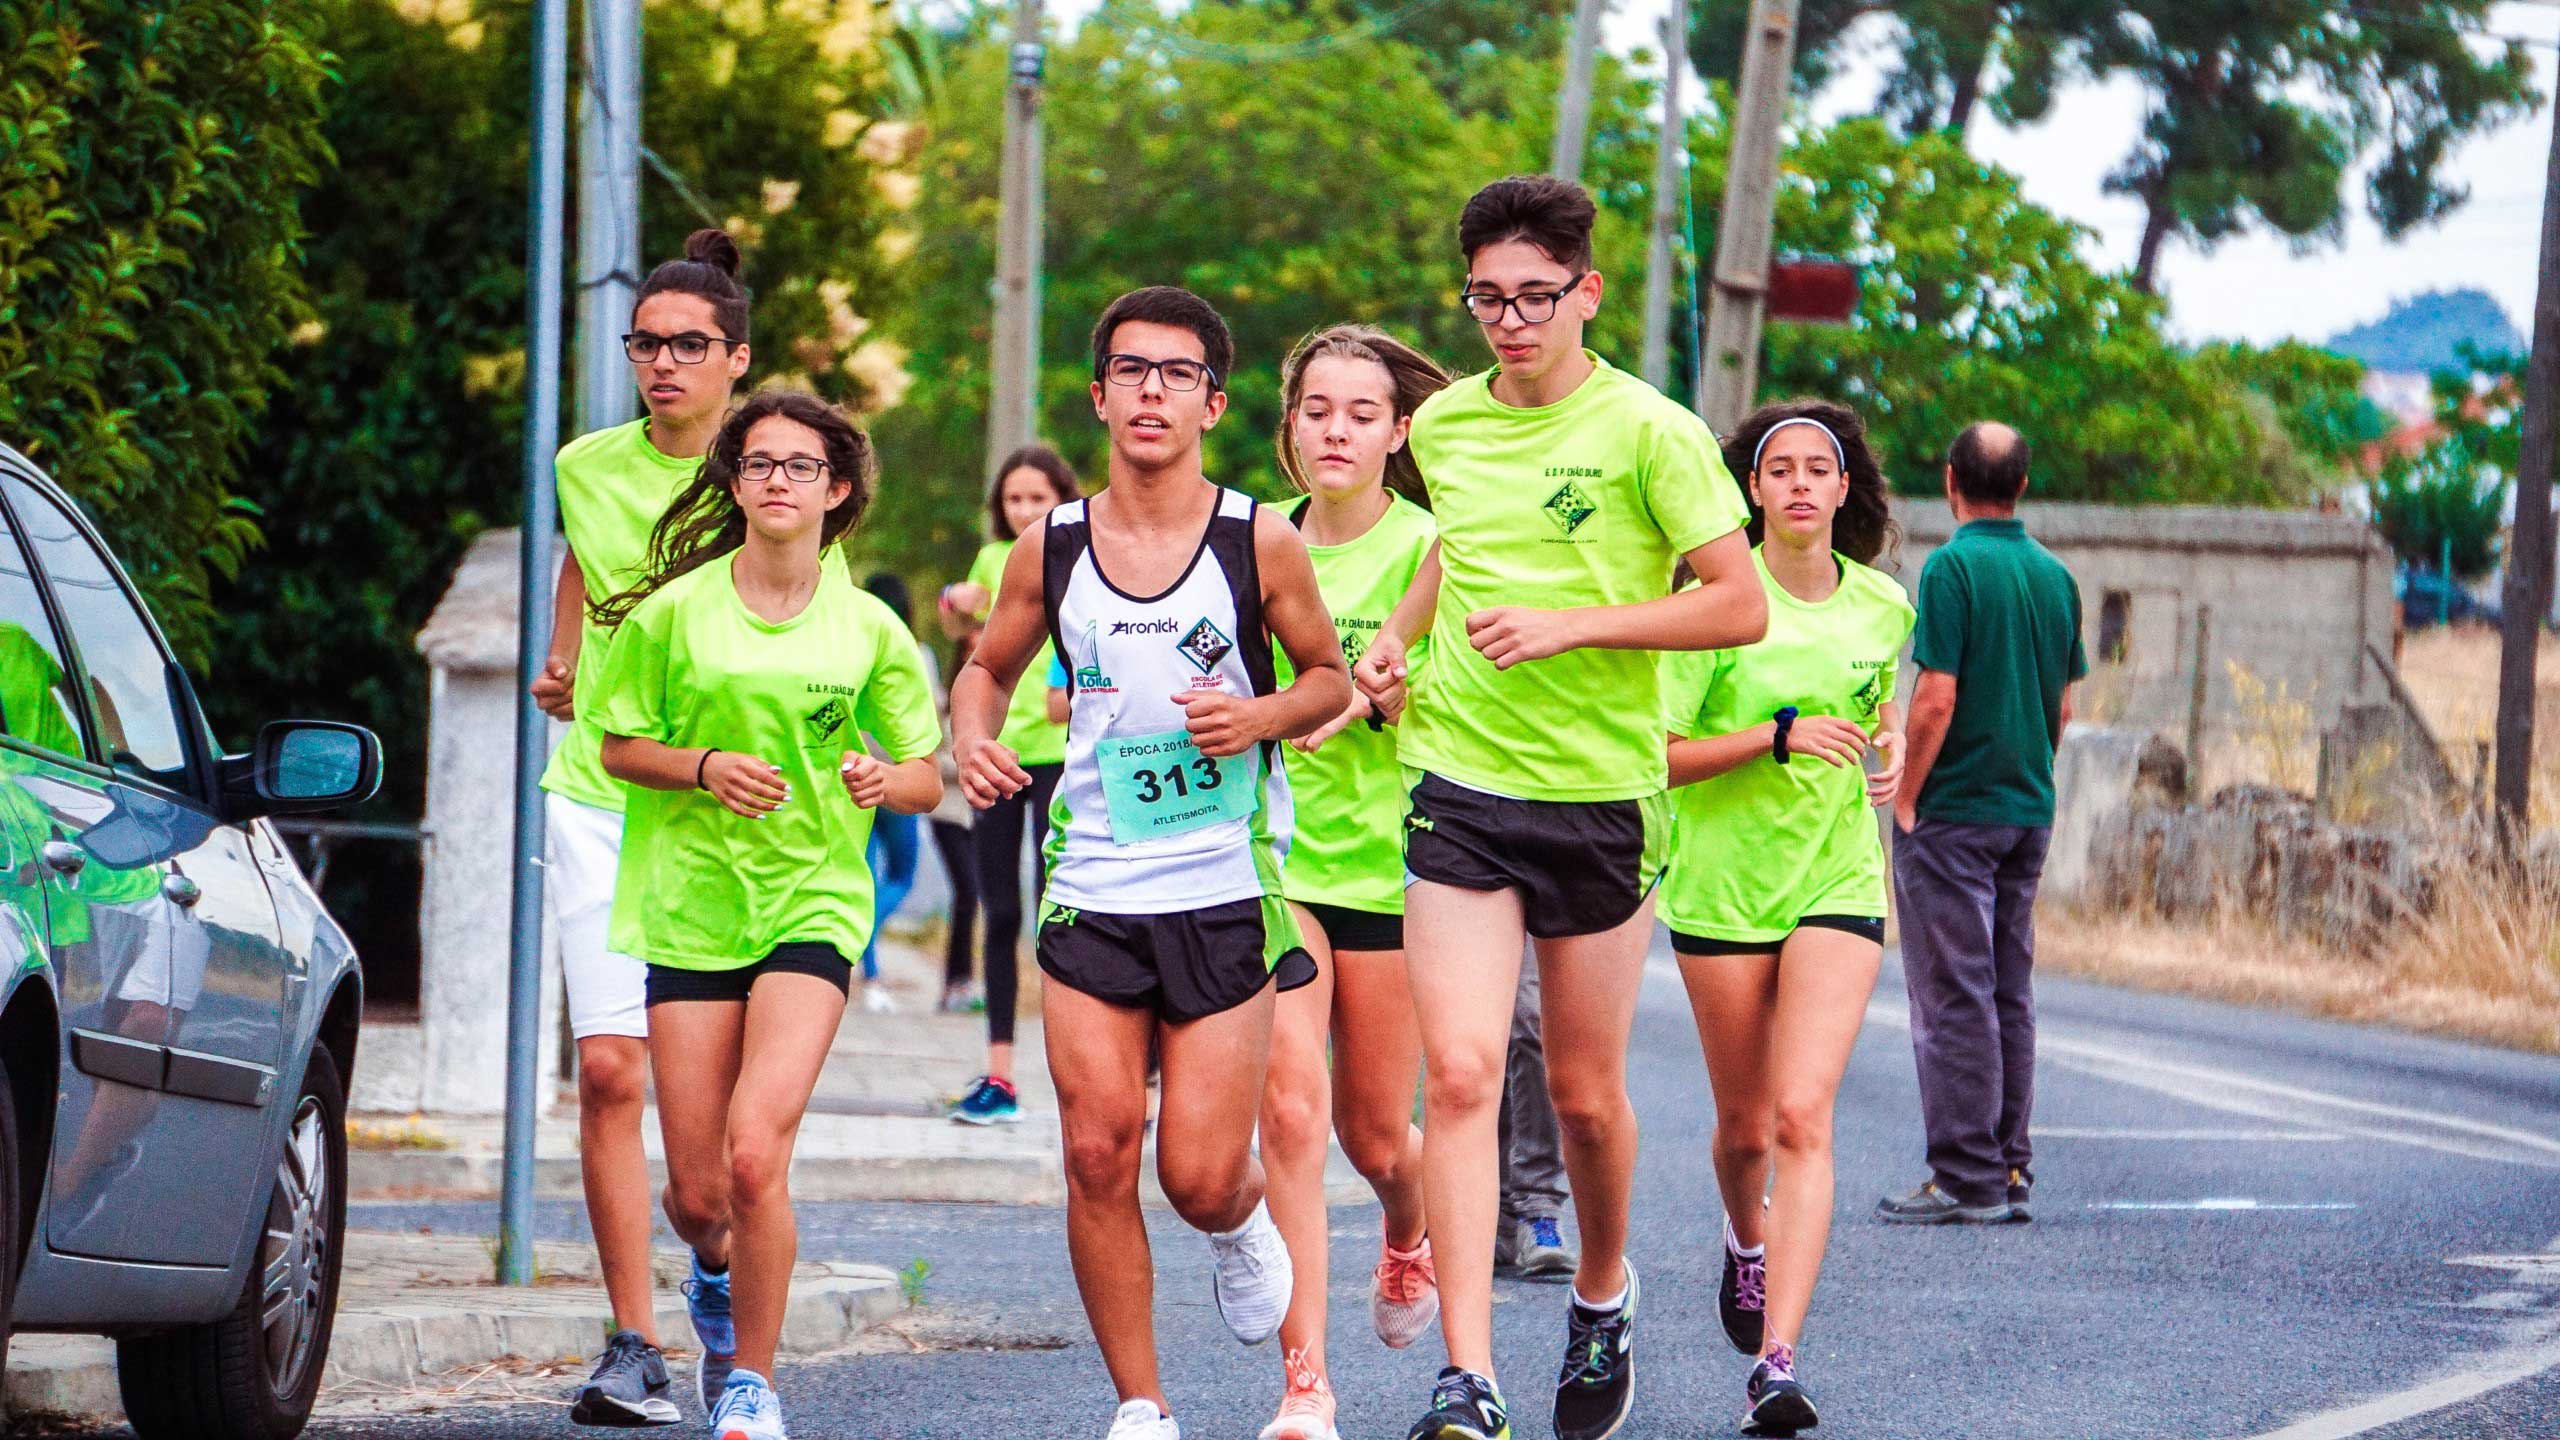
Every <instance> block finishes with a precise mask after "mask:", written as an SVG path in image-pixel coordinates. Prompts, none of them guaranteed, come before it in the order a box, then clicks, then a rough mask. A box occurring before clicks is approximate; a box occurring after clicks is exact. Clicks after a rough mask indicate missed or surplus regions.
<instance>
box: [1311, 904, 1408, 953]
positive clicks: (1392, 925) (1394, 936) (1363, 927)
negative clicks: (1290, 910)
mask: <svg viewBox="0 0 2560 1440" xmlns="http://www.w3.org/2000/svg"><path fill="white" fill-rule="evenodd" d="M1292 903H1293V904H1295V905H1296V906H1297V907H1298V908H1299V909H1301V910H1304V911H1306V912H1307V913H1308V914H1309V915H1311V916H1313V917H1315V922H1316V923H1317V924H1318V925H1321V926H1323V927H1324V940H1325V944H1326V945H1328V946H1330V947H1332V948H1333V949H1336V950H1401V949H1403V948H1404V917H1403V916H1402V915H1381V914H1379V913H1378V912H1377V911H1375V910H1353V909H1350V908H1348V907H1346V906H1341V905H1325V904H1320V903H1318V902H1316V901H1313V900H1298V901H1293V902H1292Z"/></svg>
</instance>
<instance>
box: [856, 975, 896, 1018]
mask: <svg viewBox="0 0 2560 1440" xmlns="http://www.w3.org/2000/svg"><path fill="white" fill-rule="evenodd" d="M862 1008H863V1010H864V1011H865V1012H867V1013H869V1014H873V1015H895V1014H896V1013H898V1001H897V997H895V996H893V995H891V994H890V993H889V992H888V990H887V989H886V988H885V987H883V986H882V985H881V984H880V983H879V982H878V981H875V980H865V981H863V982H862Z"/></svg>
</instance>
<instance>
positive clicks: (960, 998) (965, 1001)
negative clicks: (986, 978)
mask: <svg viewBox="0 0 2560 1440" xmlns="http://www.w3.org/2000/svg"><path fill="white" fill-rule="evenodd" d="M940 1008H941V1010H942V1013H943V1014H945V1015H974V1014H977V1013H979V1012H980V1011H983V1010H985V1009H986V1008H987V997H986V996H984V995H981V994H979V993H978V984H977V982H976V981H974V980H961V981H956V982H954V983H952V984H949V985H945V986H943V987H942V1004H941V1007H940Z"/></svg>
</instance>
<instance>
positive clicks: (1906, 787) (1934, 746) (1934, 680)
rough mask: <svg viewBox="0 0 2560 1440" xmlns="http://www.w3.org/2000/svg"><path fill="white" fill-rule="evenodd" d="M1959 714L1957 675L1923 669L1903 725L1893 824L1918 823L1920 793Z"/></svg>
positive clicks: (1913, 691)
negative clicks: (1949, 725) (1901, 757)
mask: <svg viewBox="0 0 2560 1440" xmlns="http://www.w3.org/2000/svg"><path fill="white" fill-rule="evenodd" d="M1955 715H1956V677H1955V675H1954V674H1953V673H1952V672H1950V671H1945V670H1922V671H1921V672H1920V683H1919V684H1917V685H1915V686H1913V687H1912V690H1911V719H1910V721H1909V723H1908V724H1906V725H1905V726H1904V728H1903V747H1904V752H1905V753H1904V755H1903V760H1902V785H1901V788H1900V789H1899V790H1898V791H1896V792H1895V795H1894V801H1893V823H1894V824H1895V825H1896V826H1897V827H1899V828H1901V829H1904V830H1908V829H1910V828H1911V827H1912V826H1913V825H1915V824H1917V823H1919V818H1920V792H1921V791H1922V790H1924V789H1926V788H1928V784H1929V771H1930V769H1931V767H1933V766H1935V765H1936V764H1937V763H1938V751H1939V749H1940V747H1942V746H1944V745H1945V744H1946V742H1947V726H1948V724H1949V722H1951V721H1953V720H1954V719H1955Z"/></svg>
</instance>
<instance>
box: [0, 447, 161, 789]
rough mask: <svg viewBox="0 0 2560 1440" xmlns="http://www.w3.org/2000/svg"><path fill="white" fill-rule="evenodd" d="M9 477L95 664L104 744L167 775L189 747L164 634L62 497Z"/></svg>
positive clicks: (95, 700)
mask: <svg viewBox="0 0 2560 1440" xmlns="http://www.w3.org/2000/svg"><path fill="white" fill-rule="evenodd" d="M7 483H8V490H9V501H10V504H11V506H12V507H13V508H14V509H16V511H17V512H18V520H19V523H20V524H22V525H24V526H25V527H26V531H27V540H28V548H29V549H31V550H33V551H34V552H35V555H36V563H38V564H40V565H42V566H43V567H44V573H45V577H46V578H47V579H49V580H51V581H52V582H53V595H54V599H55V601H56V602H58V603H59V604H60V605H61V606H62V623H63V628H64V629H65V630H67V631H69V632H70V636H71V643H72V646H73V647H74V648H75V649H77V650H78V651H79V653H80V661H81V665H82V666H83V668H85V669H86V670H87V671H88V675H89V700H90V708H91V710H92V711H93V712H94V713H95V715H96V717H97V724H98V729H99V734H98V735H97V737H96V738H97V741H98V750H99V752H100V753H101V754H103V755H105V756H106V757H107V760H108V762H109V763H111V764H113V765H114V766H115V767H116V768H117V769H118V770H121V771H123V772H124V773H126V774H128V775H134V776H138V777H141V778H143V779H148V780H157V781H160V782H162V783H168V782H169V781H171V780H172V779H173V778H174V777H176V776H177V775H178V774H180V773H181V772H183V771H184V770H185V768H186V763H187V748H186V741H185V739H184V732H182V731H181V730H180V729H179V728H178V713H179V712H178V704H177V697H176V695H175V693H174V692H172V691H171V689H170V688H169V667H168V656H167V654H166V652H164V651H162V650H161V648H160V641H159V638H158V637H157V636H156V635H155V634H154V633H153V632H152V629H151V625H150V623H149V622H148V621H146V620H144V619H143V617H142V612H141V610H140V609H138V608H136V606H135V605H134V602H133V599H132V597H131V596H129V595H127V594H126V593H125V589H124V587H123V586H122V585H120V584H118V583H116V577H115V572H114V571H112V570H110V569H109V568H108V567H107V562H106V557H105V556H103V555H101V554H99V553H98V547H97V546H95V545H93V544H91V543H90V542H89V538H88V537H87V536H86V535H83V534H82V533H80V527H79V526H77V525H76V524H74V523H73V522H72V519H71V517H70V515H68V514H67V513H65V512H64V510H63V508H62V507H61V505H59V504H57V503H56V502H55V501H54V500H52V499H51V498H50V497H48V496H46V495H45V494H43V493H42V492H41V491H38V490H37V489H36V488H35V487H34V486H32V485H29V484H27V483H26V482H25V481H23V480H20V479H18V478H17V477H15V476H11V477H9V480H8V482H7Z"/></svg>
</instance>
